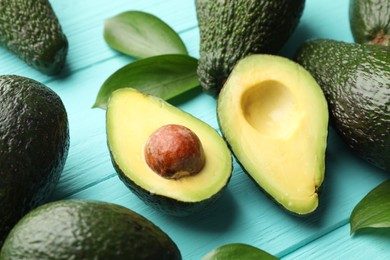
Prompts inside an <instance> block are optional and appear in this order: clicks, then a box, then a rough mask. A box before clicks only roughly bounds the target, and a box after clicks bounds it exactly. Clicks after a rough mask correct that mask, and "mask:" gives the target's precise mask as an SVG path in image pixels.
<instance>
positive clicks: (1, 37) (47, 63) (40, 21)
mask: <svg viewBox="0 0 390 260" xmlns="http://www.w3.org/2000/svg"><path fill="white" fill-rule="evenodd" d="M0 21H1V22H0V45H3V46H4V47H5V48H7V49H8V50H10V51H11V52H13V53H15V54H16V55H17V56H18V57H19V58H20V59H22V60H24V61H25V62H26V63H27V64H28V65H30V66H32V67H34V68H36V69H37V70H39V71H40V72H42V73H44V74H47V75H54V74H58V73H59V72H60V71H61V70H62V68H63V67H64V64H65V60H66V56H67V52H68V40H67V38H66V36H65V34H64V33H63V31H62V28H61V25H60V23H59V21H58V18H57V16H56V14H55V13H54V11H53V8H52V7H51V5H50V2H49V1H48V0H0Z"/></svg>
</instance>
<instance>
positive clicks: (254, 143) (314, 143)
mask: <svg viewBox="0 0 390 260" xmlns="http://www.w3.org/2000/svg"><path fill="white" fill-rule="evenodd" d="M218 122H219V124H220V127H221V130H222V133H223V135H224V137H225V138H226V140H227V142H228V143H229V145H230V147H231V149H232V151H233V153H234V155H235V156H236V158H237V159H238V161H239V162H240V164H241V165H242V166H243V168H244V169H245V171H246V172H247V173H248V174H249V176H250V177H251V178H252V179H253V180H254V181H255V182H256V183H257V184H258V185H259V186H260V187H261V188H262V189H263V190H264V191H265V192H267V193H268V194H269V195H271V197H273V198H274V199H275V200H276V201H277V202H278V203H280V204H281V205H282V206H283V207H284V208H286V209H287V210H289V211H291V212H294V213H297V214H307V213H310V212H312V211H314V210H315V209H316V208H317V206H318V194H317V190H318V188H319V187H320V186H321V184H322V181H323V178H324V171H325V150H326V143H327V133H328V108H327V103H326V100H325V97H324V95H323V93H322V91H321V88H320V87H319V86H318V84H317V83H316V81H315V80H314V79H313V77H312V76H311V75H310V74H309V73H308V72H307V71H306V70H304V69H303V68H302V67H301V66H300V65H298V64H296V63H295V62H293V61H290V60H288V59H287V58H282V57H279V56H272V55H265V54H264V55H261V54H258V55H252V56H249V57H247V58H245V59H243V60H241V61H240V62H239V63H238V64H237V66H236V67H235V68H234V69H233V72H232V74H231V75H230V76H229V78H228V80H227V82H226V83H225V85H224V87H223V88H222V91H221V93H220V96H219V99H218Z"/></svg>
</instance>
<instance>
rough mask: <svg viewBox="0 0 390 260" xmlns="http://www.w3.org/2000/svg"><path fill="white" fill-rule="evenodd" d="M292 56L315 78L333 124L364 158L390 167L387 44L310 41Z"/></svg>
mask: <svg viewBox="0 0 390 260" xmlns="http://www.w3.org/2000/svg"><path fill="white" fill-rule="evenodd" d="M295 60H296V61H297V62H298V63H300V64H301V65H302V66H303V67H304V68H306V69H307V70H308V71H309V72H310V73H311V74H312V75H313V77H314V78H315V79H316V80H317V82H318V84H319V85H320V86H321V88H322V90H323V91H324V93H325V97H326V99H327V101H328V103H329V109H330V114H331V123H332V125H333V127H334V128H335V129H336V131H337V132H338V133H339V134H340V136H341V137H342V139H343V140H344V141H345V142H346V143H347V144H348V145H349V146H350V147H351V148H352V149H353V150H354V151H355V152H356V153H357V154H358V155H359V156H360V157H362V158H364V159H365V160H367V161H369V162H370V163H372V164H373V165H375V166H377V167H379V168H381V169H384V170H386V171H390V153H389V147H390V49H389V48H388V47H385V46H375V45H365V44H357V43H346V42H340V41H335V40H321V39H318V40H310V41H307V42H305V43H303V44H302V46H301V47H300V48H299V50H298V52H297V53H296V56H295Z"/></svg>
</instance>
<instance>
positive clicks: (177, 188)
mask: <svg viewBox="0 0 390 260" xmlns="http://www.w3.org/2000/svg"><path fill="white" fill-rule="evenodd" d="M170 124H175V125H181V126H185V127H186V128H188V129H191V130H192V131H193V132H194V133H195V134H196V135H197V136H198V138H199V139H200V142H201V143H202V146H203V151H204V157H205V164H204V166H203V167H202V169H201V170H200V172H198V173H196V174H193V175H190V176H184V177H182V178H177V179H168V178H164V177H163V176H161V175H159V174H157V173H156V172H154V171H153V170H152V169H151V167H150V166H149V165H148V164H147V163H146V160H145V157H144V147H145V144H146V143H147V141H148V139H149V137H150V136H151V135H152V134H153V133H154V132H155V131H156V130H157V129H159V128H161V127H162V126H166V125H170ZM106 127H107V138H108V146H109V149H110V153H111V158H112V162H113V165H114V167H115V168H116V170H117V172H118V174H119V176H120V178H121V179H122V180H123V181H124V183H125V184H126V185H127V186H128V187H129V188H130V189H131V190H132V191H133V192H134V193H135V194H136V195H138V196H139V197H140V198H141V199H142V200H144V201H145V203H147V204H149V205H152V206H154V207H156V208H158V209H161V210H162V211H164V212H166V213H168V214H173V215H187V214H190V213H193V212H194V211H197V210H200V209H203V208H204V207H205V206H207V205H209V204H211V203H213V202H214V201H215V200H216V199H217V198H218V197H219V195H220V194H221V191H222V190H223V189H224V188H225V187H226V185H227V183H228V181H229V179H230V176H231V172H232V158H231V154H230V151H229V149H228V147H227V145H226V143H225V142H224V140H223V139H222V137H221V136H220V135H219V134H218V132H217V131H215V130H214V129H213V128H212V127H211V126H209V125H208V124H206V123H205V122H203V121H201V120H199V119H197V118H196V117H194V116H192V115H190V114H189V113H186V112H184V111H182V110H180V109H179V108H176V107H174V106H172V105H170V104H169V103H167V102H165V101H164V100H162V99H160V98H157V97H154V96H150V95H146V94H142V93H140V92H138V91H136V90H134V89H131V88H123V89H119V90H117V91H115V92H114V93H113V94H112V96H111V98H110V101H109V104H108V108H107V125H106Z"/></svg>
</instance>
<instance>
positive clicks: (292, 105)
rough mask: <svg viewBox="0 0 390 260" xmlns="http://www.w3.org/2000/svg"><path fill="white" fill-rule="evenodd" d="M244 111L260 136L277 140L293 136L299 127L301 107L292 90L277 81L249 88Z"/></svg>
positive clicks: (244, 99) (244, 95)
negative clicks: (299, 107)
mask: <svg viewBox="0 0 390 260" xmlns="http://www.w3.org/2000/svg"><path fill="white" fill-rule="evenodd" d="M241 108H242V111H243V113H244V117H245V119H246V121H247V122H248V123H249V124H250V125H251V126H252V127H253V128H255V129H256V130H257V131H258V132H259V133H261V134H263V135H266V136H269V137H275V138H281V137H284V136H288V135H289V134H291V133H292V132H293V131H294V129H295V128H296V126H297V125H298V122H299V118H300V116H299V115H298V113H299V111H298V105H297V102H296V100H295V98H294V96H293V94H292V93H291V91H290V89H289V88H288V87H286V86H285V85H284V84H282V83H281V82H278V81H274V80H268V81H263V82H261V83H259V84H257V85H254V86H252V87H250V88H248V89H247V90H246V91H245V93H244V94H243V96H242V99H241Z"/></svg>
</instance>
